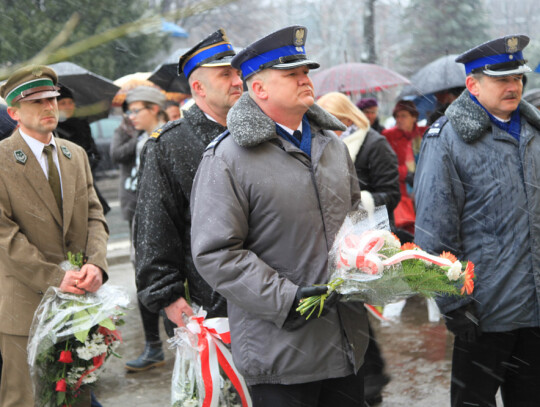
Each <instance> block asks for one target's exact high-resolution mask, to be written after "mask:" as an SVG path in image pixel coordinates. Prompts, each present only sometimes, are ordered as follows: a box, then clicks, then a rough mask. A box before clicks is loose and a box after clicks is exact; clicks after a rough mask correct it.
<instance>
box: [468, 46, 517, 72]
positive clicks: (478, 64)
mask: <svg viewBox="0 0 540 407" xmlns="http://www.w3.org/2000/svg"><path fill="white" fill-rule="evenodd" d="M519 60H523V53H522V52H521V51H518V52H515V53H513V54H499V55H490V56H487V57H482V58H478V59H475V60H474V61H470V62H466V63H465V73H466V74H467V75H468V74H470V73H471V71H472V70H474V69H476V68H483V67H484V66H486V65H494V64H501V63H503V62H512V61H519Z"/></svg>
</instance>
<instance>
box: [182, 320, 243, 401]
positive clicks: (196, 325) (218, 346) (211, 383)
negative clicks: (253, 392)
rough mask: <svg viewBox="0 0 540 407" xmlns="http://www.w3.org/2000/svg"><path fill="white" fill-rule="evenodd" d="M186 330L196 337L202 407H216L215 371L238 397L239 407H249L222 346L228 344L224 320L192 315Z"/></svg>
mask: <svg viewBox="0 0 540 407" xmlns="http://www.w3.org/2000/svg"><path fill="white" fill-rule="evenodd" d="M186 328H187V329H188V330H189V331H190V332H192V333H194V334H195V335H197V337H198V350H199V353H198V357H199V362H200V366H201V373H202V378H203V381H204V400H203V404H202V406H203V407H217V406H218V405H219V394H220V374H219V367H220V366H221V368H222V369H223V371H224V372H225V374H226V375H227V377H228V378H229V379H230V380H231V383H232V384H233V386H234V388H235V389H236V391H237V392H238V395H239V396H240V400H241V401H242V406H243V407H251V406H252V402H251V397H250V396H249V391H248V388H247V385H246V383H245V381H244V378H243V377H242V375H241V374H240V373H239V372H238V370H236V367H235V366H234V363H233V360H232V355H231V352H229V350H228V349H227V347H226V346H225V345H223V343H227V344H229V343H231V334H230V330H229V320H228V319H227V318H210V319H204V316H201V315H200V314H199V315H195V316H192V317H191V321H190V322H189V323H188V324H187V325H186Z"/></svg>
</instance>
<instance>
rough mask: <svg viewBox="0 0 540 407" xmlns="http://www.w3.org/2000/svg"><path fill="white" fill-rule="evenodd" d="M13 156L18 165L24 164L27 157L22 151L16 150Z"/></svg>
mask: <svg viewBox="0 0 540 407" xmlns="http://www.w3.org/2000/svg"><path fill="white" fill-rule="evenodd" d="M13 155H14V156H15V160H16V161H17V162H18V163H20V164H25V163H26V160H27V159H28V157H27V156H26V154H25V153H24V152H23V151H22V150H16V151H14V152H13Z"/></svg>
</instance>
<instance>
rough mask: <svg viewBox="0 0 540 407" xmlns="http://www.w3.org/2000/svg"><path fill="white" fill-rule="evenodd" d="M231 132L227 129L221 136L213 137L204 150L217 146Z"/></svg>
mask: <svg viewBox="0 0 540 407" xmlns="http://www.w3.org/2000/svg"><path fill="white" fill-rule="evenodd" d="M229 134H231V133H230V131H229V129H227V130H225V131H224V132H223V133H221V134H220V135H219V136H217V137H216V138H215V139H213V140H212V141H211V142H210V144H208V145H207V146H206V148H205V149H204V151H208V150H210V149H212V148H215V147H217V145H218V144H219V143H221V140H223V139H224V138H225V137H227V136H228V135H229Z"/></svg>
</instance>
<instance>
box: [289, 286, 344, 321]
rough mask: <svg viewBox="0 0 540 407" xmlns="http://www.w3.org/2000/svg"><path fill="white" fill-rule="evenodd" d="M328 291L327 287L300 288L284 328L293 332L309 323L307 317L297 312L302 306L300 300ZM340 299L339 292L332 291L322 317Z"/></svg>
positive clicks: (325, 303)
mask: <svg viewBox="0 0 540 407" xmlns="http://www.w3.org/2000/svg"><path fill="white" fill-rule="evenodd" d="M327 291H328V286H326V285H310V286H303V287H298V290H297V291H296V300H295V301H293V304H292V306H291V309H290V310H289V314H288V315H287V318H286V319H285V323H284V324H283V328H284V329H287V330H289V331H292V330H294V329H298V328H300V327H301V326H303V325H305V324H306V323H307V322H308V321H309V320H307V319H306V316H307V315H301V314H300V313H299V312H298V311H296V308H298V306H299V305H300V300H302V299H303V298H308V297H311V296H313V295H322V294H326V292H327ZM339 297H340V295H339V294H338V293H337V291H332V292H331V293H330V295H329V296H328V297H327V298H326V300H325V301H324V307H323V312H322V314H321V316H323V315H325V314H326V313H327V312H328V309H329V308H330V307H332V306H334V304H335V303H336V302H338V300H339ZM315 312H318V311H315Z"/></svg>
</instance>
